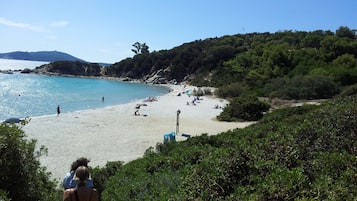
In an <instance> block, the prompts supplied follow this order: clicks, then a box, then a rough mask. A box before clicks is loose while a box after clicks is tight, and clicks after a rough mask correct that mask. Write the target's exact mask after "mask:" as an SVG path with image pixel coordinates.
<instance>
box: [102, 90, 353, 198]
mask: <svg viewBox="0 0 357 201" xmlns="http://www.w3.org/2000/svg"><path fill="white" fill-rule="evenodd" d="M356 103H357V96H355V95H354V96H349V97H343V98H339V99H336V100H334V101H328V102H324V103H322V105H320V106H314V105H306V106H305V105H304V106H301V107H295V108H287V109H281V110H276V111H275V112H272V113H268V114H267V115H266V116H264V117H263V119H262V120H261V121H259V122H258V123H257V124H255V125H252V126H250V127H247V128H245V129H237V130H232V131H228V132H225V133H221V134H219V135H215V136H207V135H202V136H200V137H193V138H190V139H188V140H186V141H183V142H179V143H168V144H161V145H160V146H158V147H160V150H161V151H160V152H159V153H155V152H153V150H152V149H150V150H148V151H147V153H146V155H145V157H144V158H142V159H138V160H135V161H132V162H130V163H128V164H125V165H124V166H123V167H122V168H120V169H118V171H117V172H116V174H115V175H114V176H112V177H110V179H109V180H108V181H107V182H106V188H105V190H104V192H103V196H102V199H103V200H104V201H106V200H353V199H355V198H356V197H357V176H356V175H357V160H356V158H355V156H356V155H357V147H356V146H357V144H356V142H357V137H356V128H357V106H356V105H357V104H356Z"/></svg>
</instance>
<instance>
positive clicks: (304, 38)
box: [105, 27, 357, 99]
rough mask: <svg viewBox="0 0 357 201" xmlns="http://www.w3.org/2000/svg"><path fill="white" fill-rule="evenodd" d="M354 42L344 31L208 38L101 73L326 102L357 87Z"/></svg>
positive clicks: (140, 56)
mask: <svg viewBox="0 0 357 201" xmlns="http://www.w3.org/2000/svg"><path fill="white" fill-rule="evenodd" d="M356 38H357V37H356V34H355V32H354V31H353V30H351V29H350V28H348V27H340V28H339V29H338V30H336V31H335V32H332V31H329V30H327V31H323V30H316V31H311V32H305V31H281V32H276V33H248V34H237V35H229V36H223V37H220V38H208V39H205V40H197V41H194V42H190V43H185V44H183V45H181V46H178V47H175V48H173V49H170V50H161V51H154V52H151V53H149V52H148V51H145V52H143V53H138V54H136V55H135V56H134V57H133V58H127V59H124V60H122V61H120V62H118V63H115V64H113V65H112V66H109V67H108V68H106V72H105V74H106V75H108V76H116V77H127V78H130V79H141V80H144V81H145V78H146V77H147V76H148V75H151V74H155V73H157V72H159V74H160V76H162V77H164V78H166V80H169V81H170V80H176V81H177V82H182V81H188V82H190V83H191V84H193V85H196V86H214V87H218V88H220V90H221V92H222V93H221V94H220V95H222V96H223V97H227V96H232V94H235V95H236V94H240V93H241V92H242V91H243V92H246V91H252V92H254V93H257V95H259V96H270V97H279V98H285V99H314V98H328V97H332V96H333V95H335V94H337V93H338V92H339V90H340V87H343V86H348V85H353V84H355V83H357V40H356ZM237 86H239V87H237ZM282 86H283V87H282ZM310 86H314V87H315V88H316V89H311V88H314V87H310ZM237 88H238V89H237ZM309 88H310V89H309ZM305 89H308V90H307V91H306V90H305ZM326 89H327V90H326ZM237 90H238V92H237ZM324 91H325V92H324Z"/></svg>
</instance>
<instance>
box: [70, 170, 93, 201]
mask: <svg viewBox="0 0 357 201" xmlns="http://www.w3.org/2000/svg"><path fill="white" fill-rule="evenodd" d="M88 179H89V171H88V168H87V167H85V166H80V167H78V168H77V170H76V172H75V176H74V180H75V181H77V183H78V184H77V186H76V187H75V188H71V189H67V190H65V191H64V192H63V201H72V200H76V201H99V195H98V192H97V190H96V189H95V188H88V187H87V186H86V183H87V181H88Z"/></svg>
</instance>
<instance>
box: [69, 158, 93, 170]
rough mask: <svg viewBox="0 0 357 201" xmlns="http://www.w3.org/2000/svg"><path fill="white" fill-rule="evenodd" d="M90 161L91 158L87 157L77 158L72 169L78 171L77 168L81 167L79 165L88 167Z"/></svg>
mask: <svg viewBox="0 0 357 201" xmlns="http://www.w3.org/2000/svg"><path fill="white" fill-rule="evenodd" d="M89 162H90V160H88V159H87V158H84V157H82V158H79V159H77V160H76V161H74V162H73V163H72V165H71V171H76V169H77V168H78V167H79V166H85V167H88V163H89Z"/></svg>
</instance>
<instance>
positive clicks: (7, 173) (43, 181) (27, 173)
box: [0, 123, 59, 201]
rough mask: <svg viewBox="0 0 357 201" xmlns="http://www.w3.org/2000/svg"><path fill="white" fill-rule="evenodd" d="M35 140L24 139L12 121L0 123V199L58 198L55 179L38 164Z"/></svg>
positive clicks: (38, 153)
mask: <svg viewBox="0 0 357 201" xmlns="http://www.w3.org/2000/svg"><path fill="white" fill-rule="evenodd" d="M35 146H36V140H28V139H26V136H25V134H24V132H23V131H22V130H21V129H20V128H18V127H17V126H16V125H9V124H5V123H3V124H0V170H1V171H0V200H13V201H17V200H21V201H33V200H39V201H53V200H59V194H58V193H57V192H56V190H55V187H56V183H55V181H52V180H50V173H48V172H46V169H45V168H44V167H41V166H40V162H39V160H38V159H39V157H40V156H41V155H43V154H45V153H46V149H45V148H44V147H41V149H40V150H38V151H36V150H35Z"/></svg>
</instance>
